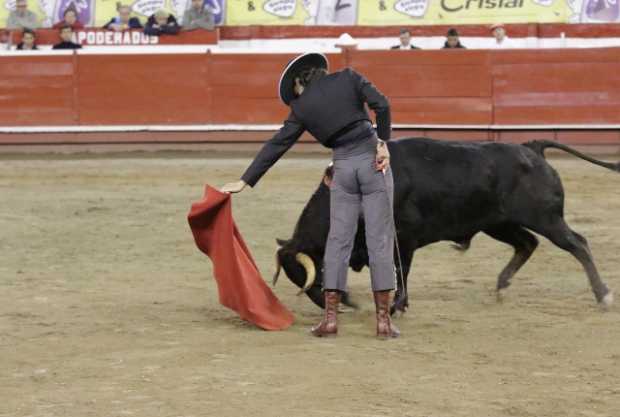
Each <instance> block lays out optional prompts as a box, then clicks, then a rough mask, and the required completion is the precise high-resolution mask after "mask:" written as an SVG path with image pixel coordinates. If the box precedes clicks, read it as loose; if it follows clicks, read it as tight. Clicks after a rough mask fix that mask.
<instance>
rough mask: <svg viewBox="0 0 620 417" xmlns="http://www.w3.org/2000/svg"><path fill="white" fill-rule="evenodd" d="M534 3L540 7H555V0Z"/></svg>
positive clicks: (537, 0) (541, 0)
mask: <svg viewBox="0 0 620 417" xmlns="http://www.w3.org/2000/svg"><path fill="white" fill-rule="evenodd" d="M533 1H534V3H536V4H538V5H540V6H546V7H549V6H552V5H553V0H533Z"/></svg>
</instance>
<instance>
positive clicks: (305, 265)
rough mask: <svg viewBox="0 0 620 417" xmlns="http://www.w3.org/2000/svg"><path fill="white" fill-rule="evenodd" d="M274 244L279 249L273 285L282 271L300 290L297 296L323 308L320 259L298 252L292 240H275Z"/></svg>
mask: <svg viewBox="0 0 620 417" xmlns="http://www.w3.org/2000/svg"><path fill="white" fill-rule="evenodd" d="M276 242H277V243H278V245H279V248H278V250H277V252H276V259H275V261H276V273H275V274H274V276H273V285H274V286H275V285H276V283H277V282H278V277H279V276H280V272H281V270H282V269H284V272H285V273H286V275H287V276H288V277H289V279H290V280H291V281H292V282H293V284H295V285H296V286H297V287H299V288H300V290H299V291H298V293H297V295H302V294H306V295H307V296H308V297H309V298H310V299H311V300H312V301H313V302H314V303H315V304H316V305H318V306H319V307H321V308H323V307H324V306H325V305H324V300H323V295H322V285H323V270H322V268H321V265H322V263H323V262H322V259H320V258H319V259H317V256H313V255H314V254H308V253H304V252H300V251H299V250H298V249H297V245H296V244H295V242H294V240H293V239H291V240H282V239H276Z"/></svg>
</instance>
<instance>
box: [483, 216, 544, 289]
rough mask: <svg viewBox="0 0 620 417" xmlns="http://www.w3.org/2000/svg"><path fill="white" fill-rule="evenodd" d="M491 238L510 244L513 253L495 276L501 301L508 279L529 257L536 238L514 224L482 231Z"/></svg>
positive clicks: (535, 245)
mask: <svg viewBox="0 0 620 417" xmlns="http://www.w3.org/2000/svg"><path fill="white" fill-rule="evenodd" d="M484 232H485V233H486V234H487V235H489V236H491V237H492V238H493V239H497V240H499V241H500V242H504V243H507V244H509V245H511V246H512V247H513V248H514V250H515V253H514V255H513V256H512V258H511V259H510V262H508V265H506V266H505V267H504V269H503V270H502V272H501V273H500V274H499V276H498V277H497V300H498V301H502V300H503V298H504V295H505V291H506V289H507V288H508V287H509V286H510V280H511V279H512V277H513V276H514V275H515V274H516V273H517V271H518V270H519V269H521V267H522V266H523V265H525V263H526V262H527V261H528V259H530V257H531V256H532V253H534V251H535V250H536V247H537V246H538V239H537V238H536V236H534V235H533V234H532V233H530V232H528V231H527V230H525V229H523V228H522V227H520V226H516V225H501V226H498V227H495V228H493V229H489V230H485V231H484Z"/></svg>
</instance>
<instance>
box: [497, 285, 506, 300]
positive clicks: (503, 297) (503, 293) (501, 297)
mask: <svg viewBox="0 0 620 417" xmlns="http://www.w3.org/2000/svg"><path fill="white" fill-rule="evenodd" d="M496 297H497V302H498V303H503V302H504V301H506V298H508V288H500V289H499V290H497V294H496Z"/></svg>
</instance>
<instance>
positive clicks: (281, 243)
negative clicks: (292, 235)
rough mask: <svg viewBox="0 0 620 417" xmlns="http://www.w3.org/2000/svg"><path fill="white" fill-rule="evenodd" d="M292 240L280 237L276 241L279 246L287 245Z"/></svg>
mask: <svg viewBox="0 0 620 417" xmlns="http://www.w3.org/2000/svg"><path fill="white" fill-rule="evenodd" d="M289 242H290V240H284V239H279V238H276V243H277V244H278V246H280V247H282V246H286V245H287V244H288V243H289Z"/></svg>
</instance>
